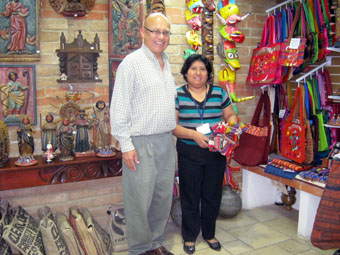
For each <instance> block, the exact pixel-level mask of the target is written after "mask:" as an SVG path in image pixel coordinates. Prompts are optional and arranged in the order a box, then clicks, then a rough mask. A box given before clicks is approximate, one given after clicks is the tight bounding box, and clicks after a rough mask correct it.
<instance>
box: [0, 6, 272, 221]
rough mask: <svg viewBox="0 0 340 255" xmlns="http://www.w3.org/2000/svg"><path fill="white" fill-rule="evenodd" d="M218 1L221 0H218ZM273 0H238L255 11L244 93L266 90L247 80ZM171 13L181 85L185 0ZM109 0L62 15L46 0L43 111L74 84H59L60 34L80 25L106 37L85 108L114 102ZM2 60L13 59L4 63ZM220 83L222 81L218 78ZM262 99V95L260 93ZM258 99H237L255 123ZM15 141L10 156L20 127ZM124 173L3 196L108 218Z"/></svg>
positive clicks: (71, 33) (240, 80)
mask: <svg viewBox="0 0 340 255" xmlns="http://www.w3.org/2000/svg"><path fill="white" fill-rule="evenodd" d="M216 2H217V1H216ZM273 2H275V1H272V0H238V1H237V4H238V6H239V8H240V12H241V13H240V15H244V14H245V13H247V12H251V13H252V15H251V16H250V17H248V18H247V19H246V20H245V21H243V22H241V23H239V25H238V27H239V28H240V30H241V31H242V32H243V33H244V34H245V36H246V39H245V41H244V42H243V43H242V44H238V45H237V47H238V51H239V55H240V62H241V65H242V67H241V69H240V70H238V71H237V84H236V94H237V96H239V97H242V96H252V95H256V96H258V95H259V93H260V90H259V89H258V88H257V89H254V88H251V87H249V86H246V85H245V79H246V76H247V73H248V66H249V60H250V56H251V52H252V49H253V48H255V47H256V45H257V43H258V42H259V38H260V36H261V32H262V27H263V23H264V20H265V17H266V14H265V9H266V8H269V7H270V6H273V5H274V4H273ZM165 5H166V12H167V16H168V17H169V19H170V21H171V23H172V27H171V32H172V34H173V35H172V36H171V41H170V46H169V47H168V48H167V53H168V54H169V56H170V62H171V68H172V72H173V74H174V76H175V78H176V82H177V85H182V84H184V80H183V79H182V77H181V76H180V75H179V73H180V69H181V67H182V64H183V62H184V61H183V58H182V57H181V56H180V54H181V53H182V51H183V50H185V49H188V48H189V45H188V44H187V41H186V38H185V36H184V35H185V33H186V32H187V31H188V30H189V26H188V25H187V24H186V21H185V17H184V13H185V10H186V9H187V6H186V4H185V0H165ZM108 10H109V8H108V0H96V5H95V7H94V9H93V10H92V11H91V13H90V14H89V15H87V16H86V17H82V18H66V17H64V16H61V15H58V14H57V13H55V12H54V10H53V9H52V8H51V6H50V4H49V2H48V0H41V8H40V19H39V23H40V24H39V26H40V50H41V59H40V61H39V62H36V63H32V64H34V65H36V89H37V112H38V118H39V115H40V114H41V115H42V119H43V120H44V117H45V115H46V113H48V112H54V113H58V112H59V108H60V106H61V104H62V102H61V101H62V100H57V99H56V95H58V96H59V97H60V96H61V97H62V95H63V93H64V91H66V90H68V85H65V84H64V85H61V84H60V83H57V81H56V80H57V79H59V59H58V57H57V55H56V49H59V46H60V42H59V38H60V35H61V33H62V32H64V34H65V37H66V40H67V42H68V43H70V42H72V41H73V39H74V38H75V37H76V36H77V35H78V30H82V34H83V36H84V39H86V40H87V41H89V42H93V39H94V37H95V34H96V33H97V34H98V36H99V38H100V46H101V49H102V50H103V52H102V53H101V54H100V57H99V59H98V64H99V65H98V73H99V78H100V79H102V82H101V83H93V84H77V85H76V89H79V90H88V91H91V92H93V93H94V94H95V95H96V98H95V99H92V100H89V101H87V102H85V103H84V104H83V105H82V107H90V106H93V104H94V103H95V102H96V101H97V100H99V99H103V100H104V101H106V102H109V59H108V27H109V26H108ZM214 23H215V29H214V37H215V39H214V43H215V44H217V43H218V42H219V41H220V35H219V33H218V31H217V29H218V26H219V23H218V21H216V18H215V19H214ZM1 64H8V62H7V63H1ZM224 67H225V64H224V63H223V60H222V59H220V58H219V56H217V55H216V54H215V61H214V72H215V77H216V76H217V73H218V71H219V70H220V69H222V68H224ZM215 82H216V83H218V80H217V79H216V78H215ZM257 99H258V97H257ZM257 99H255V100H251V101H247V102H243V103H239V104H237V107H238V110H239V116H240V118H241V120H242V121H244V122H249V121H250V120H251V117H252V114H253V112H254V107H255V105H256V102H257ZM35 131H36V133H35V134H34V137H35V148H36V150H35V154H41V149H40V129H39V123H38V125H37V126H35ZM9 134H10V140H11V147H10V156H11V157H14V156H17V155H18V146H17V142H16V138H17V137H16V127H9ZM120 181H121V178H120V177H118V178H106V179H102V180H95V181H88V182H81V183H76V184H74V183H72V184H58V185H49V186H45V187H36V188H28V189H19V190H12V191H6V192H1V193H0V197H1V198H2V199H9V200H10V201H11V202H13V203H17V204H22V205H23V206H25V208H27V209H28V210H29V211H30V212H32V213H34V215H35V212H36V210H37V209H38V208H39V207H41V206H42V205H48V206H51V207H52V208H53V209H54V210H59V209H60V210H62V211H66V210H67V208H68V207H69V206H71V205H80V206H85V207H88V208H90V210H91V211H92V212H94V214H95V215H96V216H97V215H98V216H100V217H101V220H102V222H104V221H105V210H106V209H107V207H108V205H110V204H112V203H118V202H122V196H121V184H120Z"/></svg>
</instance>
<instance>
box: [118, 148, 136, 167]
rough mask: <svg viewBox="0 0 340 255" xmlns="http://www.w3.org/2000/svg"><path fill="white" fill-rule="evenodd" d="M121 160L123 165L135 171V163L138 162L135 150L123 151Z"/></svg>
mask: <svg viewBox="0 0 340 255" xmlns="http://www.w3.org/2000/svg"><path fill="white" fill-rule="evenodd" d="M122 156H123V161H124V163H125V165H126V166H127V167H128V168H129V169H130V170H132V171H136V165H135V163H136V164H139V160H138V155H137V151H136V150H132V151H127V152H123V154H122Z"/></svg>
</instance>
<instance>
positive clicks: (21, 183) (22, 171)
mask: <svg viewBox="0 0 340 255" xmlns="http://www.w3.org/2000/svg"><path fill="white" fill-rule="evenodd" d="M35 158H36V159H37V160H38V164H37V165H33V166H25V167H22V166H16V165H15V164H14V162H15V161H16V160H17V158H10V160H9V161H8V162H7V163H6V165H5V167H3V168H0V191H2V190H10V189H19V188H27V187H35V186H42V185H50V184H58V183H68V182H78V181H86V180H92V179H99V178H105V177H114V176H119V175H121V169H122V156H121V153H120V152H118V153H117V154H116V155H115V156H114V157H108V158H99V157H96V156H91V157H83V158H75V159H74V160H71V161H59V160H58V158H56V159H55V160H54V161H53V162H52V163H46V158H45V157H42V156H35Z"/></svg>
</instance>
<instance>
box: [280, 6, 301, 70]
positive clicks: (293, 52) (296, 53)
mask: <svg viewBox="0 0 340 255" xmlns="http://www.w3.org/2000/svg"><path fill="white" fill-rule="evenodd" d="M301 11H302V10H301V3H299V6H298V9H297V11H296V14H295V17H294V21H293V24H292V27H291V28H290V33H289V37H288V39H285V41H284V43H283V47H282V55H281V65H283V66H293V67H297V66H300V65H301V64H302V63H303V55H304V51H305V46H306V38H302V34H301V35H300V38H294V40H296V41H297V43H298V46H297V47H293V48H291V43H292V37H293V34H294V31H295V29H296V25H297V24H298V20H299V18H300V16H301ZM301 33H302V31H301Z"/></svg>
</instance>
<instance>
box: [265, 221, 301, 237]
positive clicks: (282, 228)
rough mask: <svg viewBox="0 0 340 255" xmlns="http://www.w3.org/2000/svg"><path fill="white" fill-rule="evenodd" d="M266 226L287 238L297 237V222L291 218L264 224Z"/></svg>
mask: <svg viewBox="0 0 340 255" xmlns="http://www.w3.org/2000/svg"><path fill="white" fill-rule="evenodd" d="M264 224H266V225H267V226H269V227H271V228H272V229H275V230H277V231H279V232H281V233H283V234H285V235H287V236H290V237H294V238H295V237H297V227H298V222H297V221H296V220H293V219H291V218H287V217H283V218H277V219H273V220H269V221H266V222H264Z"/></svg>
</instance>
